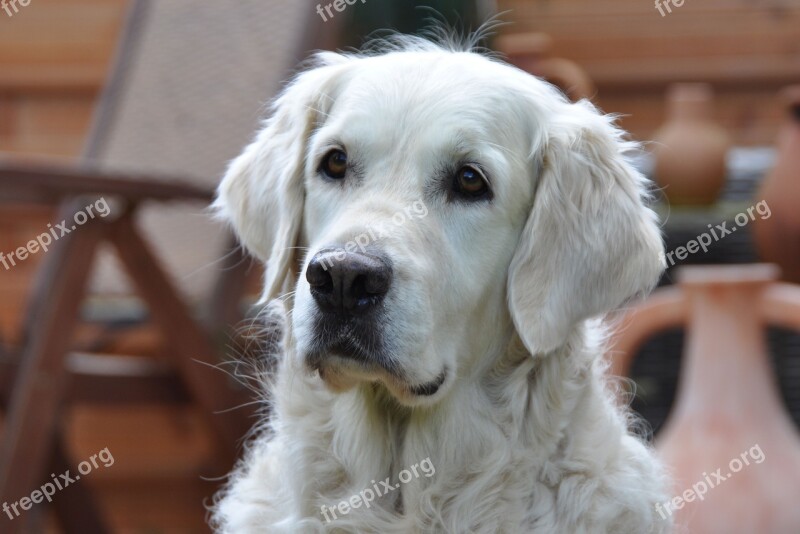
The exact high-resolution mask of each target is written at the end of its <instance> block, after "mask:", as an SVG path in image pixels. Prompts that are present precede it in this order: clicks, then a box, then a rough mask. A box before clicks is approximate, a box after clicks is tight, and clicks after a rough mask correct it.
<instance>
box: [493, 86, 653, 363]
mask: <svg viewBox="0 0 800 534" xmlns="http://www.w3.org/2000/svg"><path fill="white" fill-rule="evenodd" d="M544 127H545V128H546V131H545V132H544V137H543V140H542V143H543V145H544V146H543V149H542V150H540V151H538V153H539V154H541V161H540V168H541V173H540V176H539V178H538V180H539V182H538V183H537V186H536V192H535V196H534V202H533V208H532V210H531V213H530V215H529V216H528V220H527V222H526V224H525V227H524V229H523V232H522V235H521V237H520V241H519V244H518V246H517V250H516V252H515V254H514V257H513V259H512V261H511V265H510V268H509V277H508V298H509V309H510V311H511V316H512V318H513V321H514V324H515V326H516V328H517V331H518V332H519V335H520V337H521V339H522V341H523V343H524V344H525V346H526V348H527V349H528V350H529V351H530V352H531V354H538V353H545V352H549V351H551V350H553V349H555V348H558V347H559V346H560V345H562V344H563V343H565V342H566V340H567V337H568V335H569V332H570V330H571V329H572V328H573V327H574V326H575V325H576V324H577V323H578V322H579V321H581V320H583V319H586V318H589V317H591V316H594V315H597V314H600V313H603V312H607V311H610V310H612V309H614V308H617V307H619V306H620V305H621V304H623V303H624V302H625V301H626V300H628V299H630V298H632V297H635V296H638V295H642V294H645V293H646V292H648V291H649V290H650V289H652V287H653V285H655V283H656V282H657V280H658V277H659V274H660V273H661V272H662V271H663V269H664V266H665V262H664V254H663V244H662V240H661V234H660V232H659V229H658V226H657V222H656V221H657V219H656V215H655V214H654V213H653V212H652V210H650V209H649V208H647V207H646V206H645V203H644V201H645V198H646V196H647V191H646V179H645V178H644V177H643V176H642V175H641V174H640V173H639V172H638V171H636V170H635V169H634V168H633V167H632V166H631V165H630V164H629V163H628V162H627V161H626V160H625V159H624V158H623V156H622V153H623V152H624V151H625V150H626V149H627V148H628V147H629V146H628V144H626V143H624V142H622V141H621V137H622V132H621V131H620V130H618V129H617V128H615V127H614V125H613V122H612V119H611V118H609V117H608V116H604V115H602V114H600V113H599V112H598V111H597V110H596V109H595V108H594V106H592V105H591V104H590V103H588V102H586V101H582V102H579V103H577V104H569V103H566V102H563V103H559V106H558V107H557V108H556V111H555V112H554V113H552V119H551V121H550V123H549V124H545V126H544Z"/></svg>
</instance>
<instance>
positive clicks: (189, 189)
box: [0, 160, 213, 202]
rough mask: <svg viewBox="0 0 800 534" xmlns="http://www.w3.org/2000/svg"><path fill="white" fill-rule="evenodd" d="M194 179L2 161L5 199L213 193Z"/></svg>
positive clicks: (0, 187)
mask: <svg viewBox="0 0 800 534" xmlns="http://www.w3.org/2000/svg"><path fill="white" fill-rule="evenodd" d="M190 182H191V181H190V180H186V179H181V178H180V177H173V176H159V177H158V178H157V179H156V178H154V177H152V176H146V175H134V174H125V173H112V172H107V171H104V170H100V169H96V168H92V167H89V166H81V167H77V166H68V165H58V164H54V163H49V164H48V163H29V164H25V165H21V164H19V163H14V162H9V161H2V160H0V191H2V192H3V194H4V195H3V197H0V199H2V200H7V199H8V198H14V199H15V201H20V200H21V199H25V200H29V201H36V200H39V201H44V202H49V201H53V200H57V199H59V198H60V197H63V196H66V195H106V194H107V195H121V196H124V197H125V199H126V200H128V201H130V202H139V201H142V200H162V201H165V200H202V201H205V202H208V201H210V200H211V199H212V198H213V192H212V191H210V190H208V189H204V188H201V187H198V186H195V185H191V183H190Z"/></svg>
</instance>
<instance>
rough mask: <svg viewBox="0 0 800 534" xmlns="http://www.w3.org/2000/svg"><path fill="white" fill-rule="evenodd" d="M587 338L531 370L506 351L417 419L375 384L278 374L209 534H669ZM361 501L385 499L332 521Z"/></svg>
mask: <svg viewBox="0 0 800 534" xmlns="http://www.w3.org/2000/svg"><path fill="white" fill-rule="evenodd" d="M587 337H591V332H590V333H589V334H585V333H579V334H576V335H575V337H574V339H573V341H572V342H571V343H569V344H568V345H567V346H566V347H565V348H564V349H563V350H564V352H565V353H553V354H549V355H546V356H543V357H542V358H541V359H533V358H531V357H530V355H528V354H526V353H525V352H524V349H522V348H521V347H520V346H519V345H518V344H517V343H516V342H512V343H511V347H510V348H509V350H507V352H506V354H504V355H503V356H502V357H501V358H499V359H498V361H497V365H495V366H494V368H493V369H492V371H491V372H490V373H488V374H487V375H486V376H485V377H484V378H483V379H481V380H476V381H473V382H469V381H466V382H464V383H463V384H462V385H461V386H460V387H458V388H457V389H456V390H455V391H453V392H452V395H451V396H450V397H449V398H448V399H447V401H446V402H445V403H443V404H441V405H437V406H435V407H432V408H427V409H423V410H419V409H413V410H411V409H408V408H405V407H402V406H399V405H397V404H396V402H395V401H394V400H393V399H392V398H391V397H390V396H389V395H387V394H386V392H385V391H384V390H382V389H381V388H380V387H379V386H369V385H366V386H363V387H360V388H355V389H353V390H351V391H349V392H346V393H343V394H332V393H330V392H329V391H328V390H327V389H326V388H325V386H324V385H323V384H322V383H321V382H320V381H319V379H318V378H317V377H313V376H308V375H307V374H305V373H304V372H302V371H301V370H297V369H294V368H292V367H291V365H288V364H284V365H285V367H283V368H282V369H280V370H279V373H278V377H277V380H276V384H275V388H276V389H275V391H273V394H274V395H275V398H276V399H278V404H277V405H276V406H275V409H276V411H275V415H274V418H273V420H272V422H271V423H270V426H269V428H268V429H266V430H265V431H264V432H263V434H262V435H261V436H259V437H257V438H256V439H255V441H254V442H253V444H252V447H251V449H250V451H249V453H248V455H247V457H246V459H245V460H244V462H243V463H242V465H241V466H240V468H239V469H238V471H237V472H236V473H235V474H234V476H233V477H232V482H231V484H230V487H229V489H228V491H227V493H226V494H225V495H224V497H223V498H222V500H221V502H220V503H219V505H218V508H217V513H216V520H217V521H218V526H219V527H220V529H221V531H222V532H226V533H262V532H263V533H267V532H269V533H273V532H287V533H290V532H291V533H296V532H309V533H311V532H326V533H337V532H339V533H344V532H359V533H360V532H381V533H387V534H388V533H398V534H400V533H404V534H405V533H417V532H419V533H423V532H425V533H428V532H452V533H462V532H471V533H487V534H488V533H498V532H507V533H516V532H541V533H562V532H574V533H584V532H585V533H595V532H597V533H601V532H615V533H647V532H653V533H661V532H668V531H669V525H668V524H667V522H665V521H662V520H660V518H659V517H658V516H657V514H656V511H655V508H654V504H655V503H656V502H659V501H663V500H665V495H663V494H662V492H661V487H660V485H659V484H653V481H654V480H659V479H660V477H661V474H660V473H659V472H658V470H657V468H656V467H655V466H656V464H655V463H654V462H653V461H652V458H651V452H650V451H649V450H647V449H646V448H645V446H643V445H642V444H641V443H640V442H639V441H638V440H636V439H635V438H633V437H631V436H629V435H628V433H627V429H626V421H625V418H624V415H623V414H622V413H621V412H620V410H619V409H618V408H617V407H616V406H615V405H614V401H613V399H612V396H611V394H610V393H609V392H608V391H607V389H606V386H605V381H604V379H603V375H602V372H603V369H602V364H599V363H597V362H598V359H597V357H596V355H595V354H593V353H592V352H591V348H590V345H591V342H590V341H589V340H587V339H586V338H587ZM594 348H595V349H596V347H594ZM567 353H568V354H567ZM286 361H287V360H284V362H286ZM289 361H291V360H289ZM426 458H429V459H430V463H431V464H432V466H433V467H434V469H435V473H434V474H433V475H432V476H427V473H426V474H423V473H421V472H420V471H419V470H417V473H416V476H413V475H412V476H410V477H406V479H407V481H405V482H400V481H399V480H398V473H400V472H401V471H403V470H404V469H405V470H408V471H409V472H411V471H410V469H408V468H410V467H411V466H415V465H419V462H420V461H422V460H424V459H426ZM387 479H388V485H387V484H386V482H387ZM389 486H391V487H392V488H393V489H392V490H389V489H388V487H389ZM366 489H372V490H373V493H376V494H377V493H381V494H382V495H380V496H377V495H376V496H375V498H374V500H371V501H370V503H369V506H366V504H365V503H364V500H363V499H361V504H360V505H359V506H358V507H357V508H353V507H352V506H350V505H349V504H348V506H347V507H345V508H346V509H348V510H347V512H346V513H341V507H339V506H338V505H339V503H341V502H347V503H350V501H351V499H352V498H353V497H354V496H359V495H362V497H363V495H364V494H363V493H362V492H364V490H366ZM357 502H358V501H357ZM326 511H327V512H326Z"/></svg>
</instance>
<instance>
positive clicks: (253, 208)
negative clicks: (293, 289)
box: [213, 53, 345, 301]
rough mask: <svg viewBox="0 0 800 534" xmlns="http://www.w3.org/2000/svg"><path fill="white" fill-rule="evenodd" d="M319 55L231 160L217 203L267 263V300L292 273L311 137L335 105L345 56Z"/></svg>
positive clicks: (247, 244) (219, 210)
mask: <svg viewBox="0 0 800 534" xmlns="http://www.w3.org/2000/svg"><path fill="white" fill-rule="evenodd" d="M316 60H317V61H316V65H318V66H317V67H316V68H313V69H311V70H307V71H305V72H303V73H301V74H299V75H298V76H297V77H296V78H295V79H294V80H293V81H292V82H291V83H290V84H289V85H288V86H287V87H286V88H285V89H284V90H283V92H282V93H281V94H280V96H278V98H277V99H276V100H275V101H274V102H273V104H272V114H271V116H270V118H269V119H267V121H266V122H265V124H264V126H263V128H262V129H261V131H259V133H258V134H257V135H256V138H255V140H254V141H253V142H252V143H251V144H250V145H249V146H248V147H247V148H245V150H244V152H242V154H241V155H240V156H238V157H237V158H236V159H235V160H233V161H232V162H231V164H230V165H229V167H228V170H227V172H226V174H225V177H224V178H223V179H222V183H221V184H220V186H219V188H218V190H217V198H216V201H215V202H214V206H213V207H214V209H215V211H216V212H217V213H218V214H219V215H220V217H221V218H222V219H225V220H227V221H228V222H230V223H231V225H232V226H233V229H234V231H235V232H236V234H237V235H238V236H239V240H240V241H241V242H242V244H243V245H244V246H245V247H246V248H247V249H248V250H249V251H250V252H251V253H252V254H253V255H255V256H256V257H258V258H259V259H260V260H262V261H264V262H266V264H267V269H266V275H265V280H264V293H263V296H262V298H263V300H265V301H267V300H272V299H273V298H276V297H278V296H279V295H280V294H281V292H282V291H283V288H284V285H285V284H286V283H287V281H288V280H289V279H290V277H291V276H292V273H293V265H292V264H293V259H294V252H295V247H296V246H297V244H298V238H299V236H300V228H301V225H302V217H303V205H304V201H305V191H304V187H303V173H304V168H305V156H306V150H307V146H308V139H309V136H310V135H311V133H312V132H313V131H314V130H315V129H316V128H317V127H318V126H319V124H320V121H321V120H323V119H324V117H325V116H326V115H327V110H328V109H330V107H331V103H332V101H333V99H334V97H333V94H332V93H333V84H334V80H336V79H337V78H338V77H339V76H338V75H337V74H338V73H340V72H341V71H342V68H341V65H342V64H343V62H344V60H345V58H344V57H343V56H340V55H338V54H332V53H323V54H319V55H318V56H317V58H316ZM293 282H294V281H292V283H293Z"/></svg>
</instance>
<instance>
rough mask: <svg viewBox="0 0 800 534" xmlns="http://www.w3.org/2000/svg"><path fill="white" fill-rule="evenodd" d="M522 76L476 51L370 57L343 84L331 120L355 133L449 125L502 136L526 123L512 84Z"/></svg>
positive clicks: (435, 129) (424, 129) (479, 134)
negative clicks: (517, 106) (519, 110)
mask: <svg viewBox="0 0 800 534" xmlns="http://www.w3.org/2000/svg"><path fill="white" fill-rule="evenodd" d="M517 76H518V74H517V73H516V72H514V69H512V68H511V67H508V66H506V65H502V64H499V63H497V62H494V61H491V60H489V59H488V58H485V57H482V56H479V55H478V54H474V53H453V52H437V53H433V52H425V53H419V52H397V53H392V54H387V55H384V56H377V57H370V58H364V59H362V60H360V61H359V62H358V64H356V65H355V66H354V68H353V70H352V74H351V76H350V77H349V79H348V80H347V82H346V83H345V84H344V86H343V87H342V88H341V90H340V93H339V95H338V96H337V99H336V100H337V102H336V103H335V104H334V105H333V107H332V109H331V112H330V119H331V121H332V122H334V123H339V125H341V126H346V128H347V129H348V130H349V131H350V133H351V134H353V135H354V136H355V135H357V134H358V133H359V132H360V130H363V132H361V133H363V135H364V136H369V137H371V138H375V137H380V138H381V139H389V138H391V137H396V136H398V135H401V134H402V135H404V136H406V135H408V133H409V132H414V133H415V134H419V135H424V134H425V133H426V132H438V133H439V134H442V133H444V132H443V131H442V130H443V129H452V130H461V131H465V132H469V133H471V134H472V136H473V137H483V138H496V136H497V134H498V132H501V131H507V130H509V129H514V128H522V127H523V121H522V120H521V119H522V117H521V116H520V114H519V113H515V112H514V108H515V104H517V103H518V101H519V98H520V95H519V94H517V93H516V91H515V88H514V85H515V84H514V83H509V82H510V81H512V80H513V81H515V82H516V81H517V80H515V78H516V77H517ZM515 101H517V102H515ZM498 119H499V120H498ZM380 130H383V132H381V133H382V134H385V135H381V134H379V133H378V132H379V131H380ZM392 134H394V135H392Z"/></svg>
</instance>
